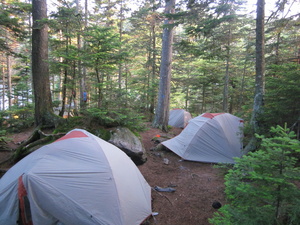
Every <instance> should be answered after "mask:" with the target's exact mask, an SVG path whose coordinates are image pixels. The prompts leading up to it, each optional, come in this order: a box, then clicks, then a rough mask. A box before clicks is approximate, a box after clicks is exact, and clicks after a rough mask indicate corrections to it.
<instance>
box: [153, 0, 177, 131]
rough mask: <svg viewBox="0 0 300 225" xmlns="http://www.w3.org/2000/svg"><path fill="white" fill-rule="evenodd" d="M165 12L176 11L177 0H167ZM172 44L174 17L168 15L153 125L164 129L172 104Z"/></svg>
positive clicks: (163, 39)
mask: <svg viewBox="0 0 300 225" xmlns="http://www.w3.org/2000/svg"><path fill="white" fill-rule="evenodd" d="M165 2H166V5H165V14H172V13H174V12H175V0H165ZM172 44H173V19H170V18H168V17H166V19H165V21H164V29H163V38H162V53H161V64H160V82H159V92H158V102H157V108H156V112H155V118H154V121H153V124H152V126H153V127H158V128H160V129H162V130H163V131H167V130H168V122H169V107H170V106H169V104H170V81H171V64H172Z"/></svg>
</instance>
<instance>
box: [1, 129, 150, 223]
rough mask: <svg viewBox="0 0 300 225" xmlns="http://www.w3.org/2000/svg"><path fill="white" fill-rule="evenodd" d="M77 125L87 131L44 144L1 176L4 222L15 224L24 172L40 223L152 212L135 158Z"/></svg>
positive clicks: (131, 219) (138, 217)
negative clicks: (76, 135)
mask: <svg viewBox="0 0 300 225" xmlns="http://www.w3.org/2000/svg"><path fill="white" fill-rule="evenodd" d="M73 131H75V132H82V133H83V134H84V135H85V136H86V137H77V138H76V137H75V138H68V139H65V140H64V139H61V140H59V141H57V142H54V143H52V144H50V145H47V146H44V147H42V148H40V149H38V150H36V151H35V152H33V153H31V154H30V155H28V156H27V157H25V158H24V159H23V160H21V161H20V162H19V163H17V164H16V165H15V166H14V167H12V168H11V169H10V170H9V171H7V173H6V174H5V175H4V176H3V177H2V178H1V179H0V224H5V225H16V224H17V220H18V218H19V206H18V196H17V195H18V178H19V177H20V176H22V181H23V184H24V187H25V189H26V191H27V196H28V199H29V202H30V208H31V215H32V220H33V224H36V225H39V224H43V225H48V224H49V225H50V224H51V225H54V224H72V225H77V224H78V225H85V224H86V225H90V224H115V225H134V224H136V225H138V224H140V223H141V222H142V221H143V220H144V219H146V218H147V217H148V216H149V215H150V214H151V187H150V186H149V185H148V183H147V182H146V180H145V179H144V177H143V176H142V174H141V173H140V171H139V170H138V168H137V167H136V166H135V164H134V163H133V162H132V161H131V159H130V158H129V157H128V156H127V155H126V154H125V153H124V152H122V151H121V150H120V149H118V148H117V147H115V146H113V145H112V144H110V143H108V142H105V141H104V140H102V139H100V138H98V137H96V136H94V135H92V134H90V133H88V132H86V131H84V130H80V129H76V130H73ZM73 131H71V132H73ZM71 132H69V133H71Z"/></svg>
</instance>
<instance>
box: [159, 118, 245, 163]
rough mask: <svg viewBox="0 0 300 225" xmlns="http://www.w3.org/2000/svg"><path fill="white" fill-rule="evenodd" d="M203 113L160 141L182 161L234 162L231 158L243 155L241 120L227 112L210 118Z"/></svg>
mask: <svg viewBox="0 0 300 225" xmlns="http://www.w3.org/2000/svg"><path fill="white" fill-rule="evenodd" d="M203 115H204V114H202V115H200V116H198V117H195V118H194V119H192V120H190V122H189V124H188V125H187V127H186V128H185V129H184V130H183V131H182V132H181V133H180V134H179V135H178V136H176V137H174V138H172V139H170V140H168V141H164V142H162V144H163V145H164V146H166V147H167V148H169V149H170V150H171V151H173V152H174V153H176V154H177V155H179V156H180V157H182V158H183V159H185V160H190V161H199V162H212V163H234V159H233V157H241V156H242V128H243V122H242V119H240V118H238V117H236V116H233V115H231V114H229V113H223V114H219V115H217V116H214V117H213V118H208V117H204V116H203Z"/></svg>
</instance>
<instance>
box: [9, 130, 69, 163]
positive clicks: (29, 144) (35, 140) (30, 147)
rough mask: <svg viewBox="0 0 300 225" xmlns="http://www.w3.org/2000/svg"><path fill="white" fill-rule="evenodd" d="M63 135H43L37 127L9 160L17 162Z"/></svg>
mask: <svg viewBox="0 0 300 225" xmlns="http://www.w3.org/2000/svg"><path fill="white" fill-rule="evenodd" d="M64 135H65V133H59V134H45V133H44V132H43V131H42V130H41V128H40V127H37V128H36V129H35V130H34V131H33V132H32V134H31V136H30V137H29V138H28V139H27V140H26V141H24V142H23V143H22V144H21V145H20V146H19V147H18V148H17V149H16V151H15V153H14V154H13V155H12V157H11V160H12V161H13V162H17V161H19V160H21V159H22V158H24V157H25V156H26V155H28V154H30V153H31V152H33V151H35V150H37V149H38V148H40V147H41V146H43V145H45V144H48V143H51V142H52V141H55V140H56V139H58V138H60V137H62V136H64Z"/></svg>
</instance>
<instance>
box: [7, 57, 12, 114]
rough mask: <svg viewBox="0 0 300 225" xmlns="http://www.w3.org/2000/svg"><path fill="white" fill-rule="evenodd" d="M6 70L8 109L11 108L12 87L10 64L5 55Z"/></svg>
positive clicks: (8, 58)
mask: <svg viewBox="0 0 300 225" xmlns="http://www.w3.org/2000/svg"><path fill="white" fill-rule="evenodd" d="M6 68H7V88H8V91H7V94H8V108H9V109H10V108H11V106H12V86H11V62H10V56H9V55H6Z"/></svg>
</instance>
